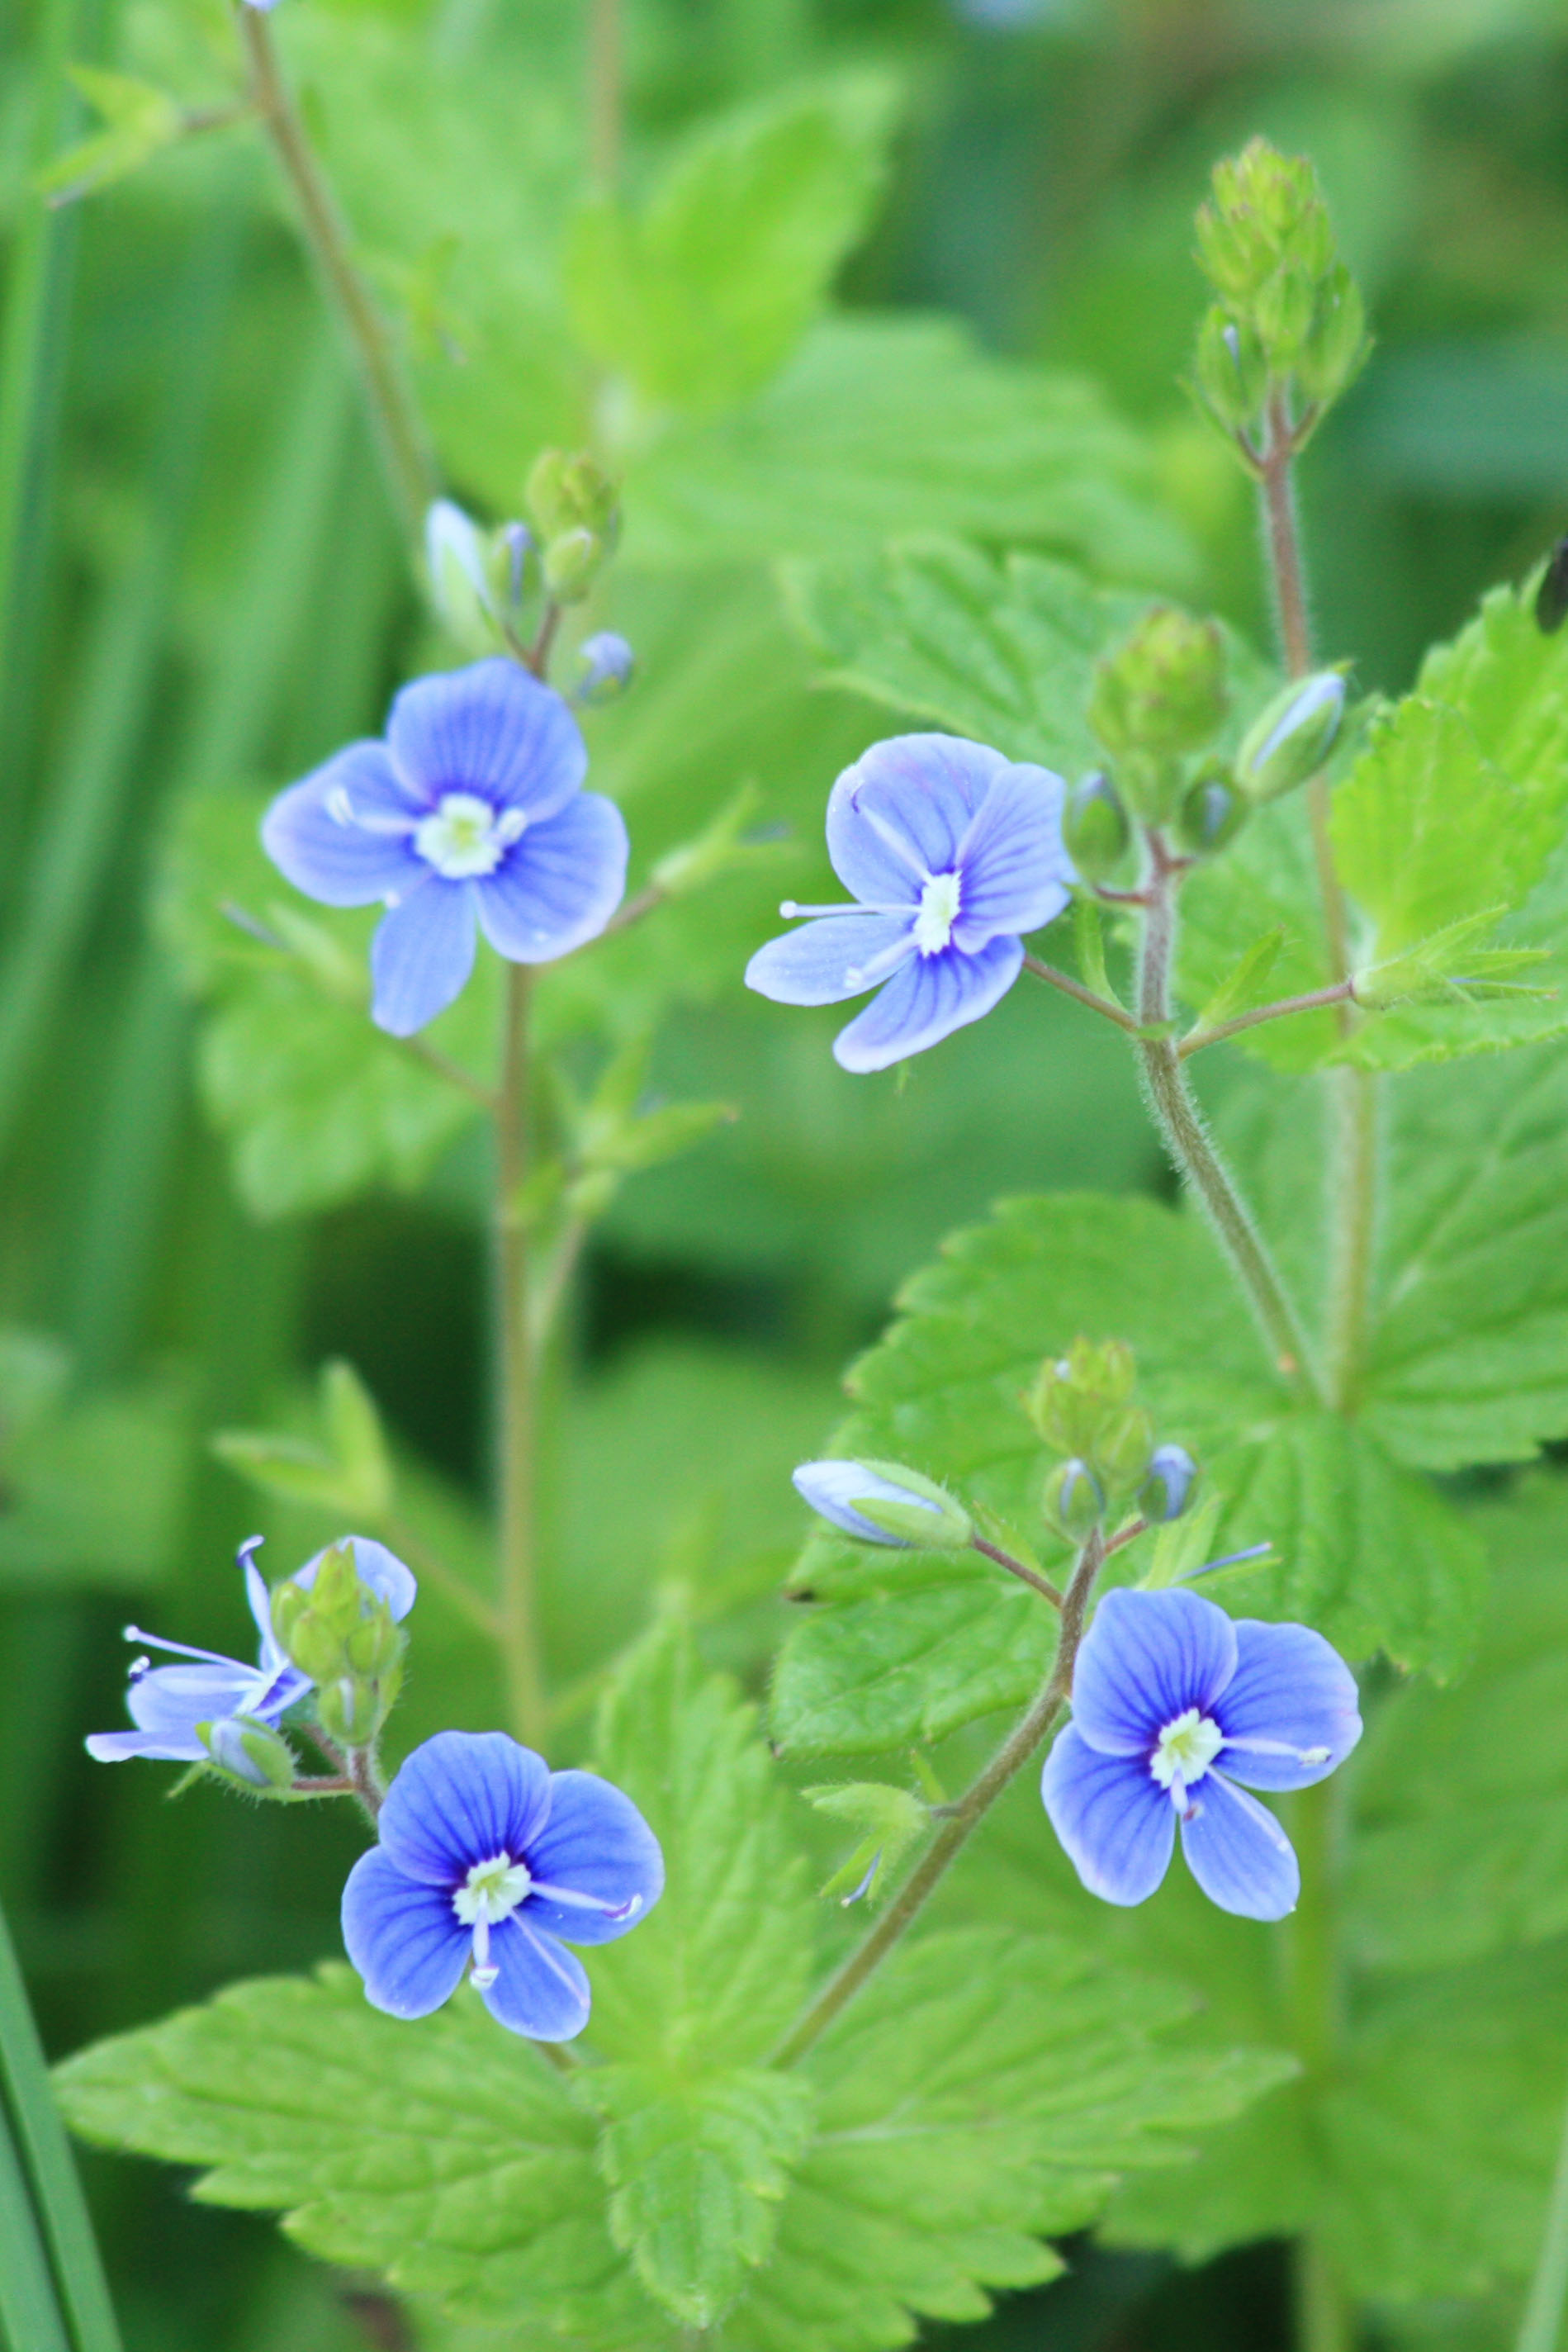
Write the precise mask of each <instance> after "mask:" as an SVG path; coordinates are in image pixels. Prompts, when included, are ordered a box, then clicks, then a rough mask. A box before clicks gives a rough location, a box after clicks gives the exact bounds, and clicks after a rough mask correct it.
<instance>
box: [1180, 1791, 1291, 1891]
mask: <svg viewBox="0 0 1568 2352" xmlns="http://www.w3.org/2000/svg"><path fill="white" fill-rule="evenodd" d="M1167 1803H1168V1801H1167ZM1181 1850H1182V1852H1183V1853H1184V1854H1186V1864H1187V1868H1188V1869H1189V1870H1190V1871H1191V1873H1192V1874H1193V1876H1194V1877H1195V1878H1196V1879H1197V1883H1198V1885H1200V1886H1201V1887H1202V1889H1203V1891H1204V1893H1205V1894H1206V1895H1207V1897H1208V1899H1209V1901H1210V1902H1211V1903H1218V1906H1219V1907H1220V1909H1221V1910H1222V1911H1234V1912H1236V1913H1238V1914H1239V1916H1240V1917H1241V1918H1243V1919H1282V1918H1283V1917H1284V1916H1285V1915H1286V1913H1287V1912H1289V1911H1293V1910H1294V1909H1295V1907H1296V1898H1297V1896H1298V1895H1300V1893H1301V1871H1300V1869H1299V1868H1298V1866H1297V1863H1296V1857H1295V1853H1294V1851H1293V1850H1292V1848H1291V1841H1290V1839H1289V1838H1288V1837H1287V1836H1286V1835H1285V1832H1284V1831H1283V1830H1282V1829H1281V1827H1280V1824H1279V1822H1277V1821H1276V1820H1275V1819H1274V1816H1273V1814H1272V1813H1271V1812H1270V1811H1269V1809H1268V1807H1267V1806H1266V1805H1260V1803H1259V1802H1258V1800H1257V1798H1256V1797H1249V1795H1248V1793H1247V1791H1246V1790H1245V1789H1239V1788H1237V1787H1236V1786H1235V1784H1234V1783H1233V1782H1232V1781H1230V1780H1227V1778H1226V1776H1225V1774H1224V1773H1223V1772H1216V1771H1213V1770H1209V1771H1207V1772H1206V1773H1205V1774H1204V1776H1203V1779H1202V1780H1200V1781H1199V1782H1198V1785H1197V1788H1196V1789H1194V1790H1193V1791H1192V1793H1191V1796H1190V1798H1189V1800H1188V1807H1187V1811H1186V1813H1185V1814H1184V1816H1183V1818H1182V1825H1181Z"/></svg>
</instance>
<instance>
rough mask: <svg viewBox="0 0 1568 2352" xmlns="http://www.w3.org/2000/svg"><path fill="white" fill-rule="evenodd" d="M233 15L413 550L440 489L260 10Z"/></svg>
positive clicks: (383, 327)
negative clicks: (355, 370) (354, 366)
mask: <svg viewBox="0 0 1568 2352" xmlns="http://www.w3.org/2000/svg"><path fill="white" fill-rule="evenodd" d="M236 14H237V16H238V17H239V25H240V37H241V39H242V40H243V41H244V43H245V47H246V58H247V60H248V62H249V66H250V79H251V96H252V99H253V100H254V101H255V105H256V112H257V113H258V114H259V115H260V117H261V119H262V121H263V122H264V123H265V124H266V126H267V135H268V137H269V138H270V139H271V141H272V145H273V149H274V151H275V152H276V154H277V160H278V162H279V163H281V165H282V166H283V171H284V173H285V176H286V177H287V181H288V184H289V185H290V187H291V188H292V189H293V191H294V195H295V200H296V202H297V203H298V207H299V218H300V225H301V226H302V228H303V229H304V232H305V236H306V240H307V242H308V245H309V247H310V250H311V252H312V254H313V255H314V256H315V258H316V263H317V266H318V268H319V270H320V272H321V277H322V279H323V282H324V283H325V285H326V288H327V290H328V293H329V297H330V299H331V301H332V305H333V308H334V309H335V310H336V311H337V313H338V316H339V318H340V320H341V322H342V325H343V328H344V331H345V332H346V333H347V335H348V338H349V341H350V345H351V346H352V349H353V352H354V357H355V360H356V362H358V365H359V371H360V375H361V381H362V383H363V385H364V390H365V397H366V400H367V402H368V404H369V406H370V411H371V418H372V421H373V423H374V425H375V428H376V436H377V439H378V440H379V442H380V444H381V448H382V457H383V458H384V460H385V463H386V467H387V472H388V475H389V477H390V479H391V482H392V492H393V495H394V497H395V499H396V501H397V505H398V509H399V512H400V513H401V514H402V520H403V524H404V527H405V529H406V530H407V531H408V534H409V537H410V540H411V541H412V542H413V544H414V545H416V546H417V545H418V543H419V540H420V535H421V533H422V531H423V525H424V510H425V509H426V507H427V506H428V505H429V504H430V501H431V499H433V498H434V497H435V495H436V493H437V490H438V489H439V487H440V485H439V482H438V480H437V478H436V473H435V467H434V462H433V460H432V458H431V456H430V451H429V448H428V446H427V445H426V442H425V437H424V427H423V424H422V422H421V420H420V415H419V412H418V410H417V409H416V408H415V406H414V404H413V394H412V393H411V392H410V391H409V388H408V385H407V383H406V382H405V380H404V377H403V372H402V363H401V362H400V360H399V358H398V353H397V348H396V345H395V343H394V342H393V340H392V331H391V329H390V328H389V327H388V325H387V322H386V320H385V319H384V318H383V317H382V313H381V310H380V308H379V306H378V304H377V302H376V300H375V298H374V296H373V295H372V294H371V290H370V288H369V287H368V286H367V285H366V283H365V281H364V279H363V278H361V275H360V272H359V270H358V269H357V268H355V266H354V262H353V260H352V257H351V256H350V247H349V238H348V234H347V231H346V229H345V227H344V224H343V220H342V216H341V215H340V212H339V210H338V205H337V203H336V201H335V199H334V197H333V194H332V191H331V189H330V188H329V185H328V184H327V179H326V175H325V173H323V171H322V169H321V166H320V164H319V162H318V160H317V157H316V153H315V151H314V149H313V148H312V147H311V145H310V142H309V140H308V138H307V136H306V132H305V126H304V124H303V122H302V121H300V118H299V112H298V108H297V107H296V105H295V103H294V100H293V97H292V95H291V94H290V92H289V89H288V85H287V82H286V81H285V79H284V77H283V69H282V67H281V65H280V63H279V60H278V56H277V47H276V45H275V43H274V40H273V36H272V24H271V19H270V17H268V16H267V14H266V13H265V12H264V11H263V10H262V9H259V8H255V7H246V6H244V5H241V6H240V7H239V8H238V9H237V10H236Z"/></svg>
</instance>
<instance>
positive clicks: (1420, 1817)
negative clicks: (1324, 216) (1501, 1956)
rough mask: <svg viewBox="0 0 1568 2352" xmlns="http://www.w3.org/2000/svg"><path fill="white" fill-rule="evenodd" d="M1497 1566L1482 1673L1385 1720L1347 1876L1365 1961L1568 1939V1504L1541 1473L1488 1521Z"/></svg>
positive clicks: (1426, 1962) (1423, 1696)
mask: <svg viewBox="0 0 1568 2352" xmlns="http://www.w3.org/2000/svg"><path fill="white" fill-rule="evenodd" d="M1478 1527H1479V1530H1480V1531H1481V1532H1482V1533H1483V1534H1484V1536H1485V1538H1486V1539H1487V1543H1488V1547H1489V1549H1490V1551H1491V1553H1492V1555H1493V1558H1494V1559H1495V1560H1496V1564H1497V1588H1496V1591H1497V1598H1496V1603H1495V1606H1494V1607H1493V1608H1491V1609H1490V1610H1489V1612H1488V1613H1487V1620H1486V1624H1485V1627H1484V1629H1483V1633H1482V1636H1481V1644H1480V1654H1479V1657H1478V1659H1477V1662H1476V1667H1475V1671H1474V1672H1473V1673H1472V1674H1470V1675H1467V1677H1466V1678H1465V1680H1464V1682H1463V1683H1462V1684H1460V1685H1459V1686H1458V1689H1457V1690H1453V1691H1434V1690H1430V1689H1427V1688H1425V1687H1423V1686H1421V1685H1411V1686H1409V1687H1407V1688H1405V1689H1402V1690H1400V1691H1398V1692H1397V1693H1396V1694H1395V1696H1393V1697H1392V1698H1390V1699H1389V1700H1388V1701H1387V1703H1386V1704H1385V1706H1383V1707H1382V1708H1380V1709H1379V1711H1378V1713H1377V1714H1376V1716H1375V1718H1374V1721H1373V1724H1372V1727H1371V1731H1370V1734H1369V1737H1368V1738H1367V1740H1366V1742H1365V1748H1364V1754H1363V1755H1362V1757H1361V1758H1360V1759H1359V1760H1358V1763H1357V1768H1356V1774H1355V1796H1356V1835H1355V1840H1354V1846H1353V1847H1352V1849H1351V1852H1350V1858H1349V1864H1348V1870H1347V1896H1346V1899H1347V1903H1348V1906H1349V1915H1350V1916H1349V1935H1350V1938H1351V1943H1352V1948H1353V1950H1354V1954H1355V1956H1356V1958H1358V1959H1359V1960H1361V1961H1363V1962H1364V1963H1365V1964H1368V1965H1371V1966H1376V1967H1384V1968H1396V1969H1427V1968H1445V1967H1449V1966H1453V1965H1455V1964H1457V1963H1459V1962H1463V1961H1468V1960H1472V1959H1477V1958H1480V1957H1482V1956H1483V1955H1484V1954H1486V1953H1489V1952H1495V1951H1500V1950H1502V1949H1504V1948H1506V1947H1508V1946H1509V1945H1514V1944H1535V1943H1541V1942H1542V1941H1544V1940H1545V1939H1546V1938H1548V1937H1554V1936H1561V1935H1563V1933H1564V1932H1565V1931H1568V1645H1565V1636H1568V1589H1565V1587H1564V1582H1563V1552H1564V1548H1565V1545H1568V1496H1565V1495H1564V1491H1563V1482H1562V1480H1561V1478H1558V1477H1538V1478H1536V1479H1534V1480H1532V1481H1531V1484H1530V1485H1529V1486H1527V1487H1526V1488H1525V1489H1524V1490H1523V1492H1522V1493H1521V1495H1520V1496H1518V1497H1516V1498H1514V1499H1511V1500H1510V1501H1509V1502H1507V1503H1505V1504H1503V1505H1502V1506H1500V1507H1497V1506H1494V1507H1490V1508H1489V1509H1485V1510H1483V1511H1481V1512H1480V1513H1479V1515H1478Z"/></svg>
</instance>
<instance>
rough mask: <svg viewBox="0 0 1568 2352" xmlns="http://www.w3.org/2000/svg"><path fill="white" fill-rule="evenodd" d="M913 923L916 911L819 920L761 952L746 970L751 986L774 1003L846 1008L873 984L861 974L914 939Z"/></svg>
mask: <svg viewBox="0 0 1568 2352" xmlns="http://www.w3.org/2000/svg"><path fill="white" fill-rule="evenodd" d="M914 919H915V917H914V910H913V909H911V911H910V912H909V913H908V914H907V915H855V914H848V915H819V916H817V917H815V918H814V919H812V920H811V921H810V922H809V923H802V924H801V926H800V929H799V930H798V931H787V932H786V933H785V935H784V937H783V938H782V939H781V940H768V945H767V946H766V947H765V948H758V950H757V953H756V954H755V955H754V956H753V957H752V959H751V961H750V962H749V963H748V964H747V967H746V985H747V988H754V989H755V990H756V991H757V993H758V996H766V997H769V998H771V1000H772V1002H773V1003H775V1004H841V1003H843V1001H844V999H845V998H846V997H847V996H860V995H862V994H863V993H864V992H865V990H866V989H867V988H869V987H872V986H873V985H874V982H870V981H867V980H864V979H862V977H861V975H862V972H863V971H864V970H865V968H866V966H867V965H868V964H869V963H872V962H873V961H874V960H875V959H876V958H877V957H878V956H883V955H887V954H890V953H891V952H892V950H894V948H895V947H897V945H898V943H899V941H900V940H906V939H909V938H910V936H911V929H912V926H913V923H914ZM911 951H912V952H913V949H912V950H911Z"/></svg>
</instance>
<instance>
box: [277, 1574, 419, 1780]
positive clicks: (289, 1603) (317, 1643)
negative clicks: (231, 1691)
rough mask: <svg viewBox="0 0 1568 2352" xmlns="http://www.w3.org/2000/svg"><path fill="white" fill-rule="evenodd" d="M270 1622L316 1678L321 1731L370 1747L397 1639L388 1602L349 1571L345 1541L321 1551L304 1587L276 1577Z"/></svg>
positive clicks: (389, 1696) (388, 1691) (393, 1678)
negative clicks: (317, 1564)
mask: <svg viewBox="0 0 1568 2352" xmlns="http://www.w3.org/2000/svg"><path fill="white" fill-rule="evenodd" d="M272 1625H273V1631H274V1633H276V1634H277V1639H278V1641H279V1642H280V1643H281V1644H282V1646H283V1648H284V1649H285V1650H286V1651H287V1654H288V1656H289V1658H290V1659H291V1660H292V1661H293V1663H294V1664H295V1665H297V1666H298V1668H299V1670H300V1672H301V1674H305V1675H308V1676H309V1677H310V1680H311V1681H312V1682H313V1683H314V1684H315V1685H316V1717H317V1720H318V1722H319V1724H320V1726H321V1728H322V1730H323V1731H324V1732H325V1733H326V1734H327V1737H328V1738H329V1739H330V1740H333V1741H334V1742H335V1743H336V1744H337V1745H338V1746H339V1747H340V1748H369V1747H370V1746H371V1743H372V1742H373V1741H374V1739H375V1737H376V1734H377V1732H378V1731H379V1730H380V1729H381V1727H382V1723H383V1722H384V1721H385V1719H386V1716H387V1713H388V1710H389V1709H390V1707H391V1706H392V1702H393V1700H394V1699H395V1698H396V1696H397V1694H398V1690H399V1687H400V1685H401V1684H402V1654H403V1646H404V1643H403V1635H402V1632H401V1631H400V1630H399V1627H398V1625H397V1624H396V1622H395V1621H394V1620H393V1617H392V1610H391V1608H390V1607H389V1605H388V1603H387V1602H386V1601H384V1600H383V1599H382V1597H381V1595H380V1594H379V1593H376V1592H373V1591H371V1588H370V1586H369V1585H368V1584H366V1583H364V1582H363V1581H362V1580H361V1578H360V1576H359V1574H358V1572H357V1571H356V1570H355V1566H354V1554H353V1548H352V1546H351V1545H350V1544H339V1545H336V1546H334V1548H333V1549H331V1550H330V1551H329V1552H326V1553H324V1554H323V1555H322V1559H321V1563H320V1566H319V1568H318V1570H317V1571H316V1574H315V1577H314V1579H313V1580H312V1582H311V1583H310V1584H309V1586H308V1587H307V1586H305V1585H301V1584H298V1583H296V1582H294V1581H292V1580H291V1581H290V1582H288V1583H287V1584H280V1585H279V1586H278V1588H277V1591H276V1592H275V1593H274V1594H273V1596H272Z"/></svg>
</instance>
